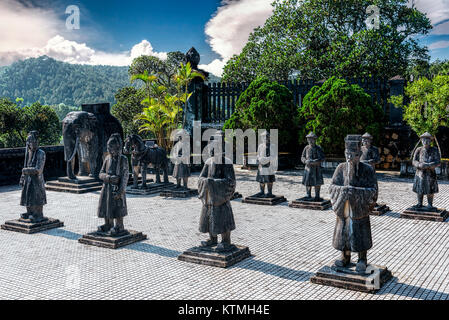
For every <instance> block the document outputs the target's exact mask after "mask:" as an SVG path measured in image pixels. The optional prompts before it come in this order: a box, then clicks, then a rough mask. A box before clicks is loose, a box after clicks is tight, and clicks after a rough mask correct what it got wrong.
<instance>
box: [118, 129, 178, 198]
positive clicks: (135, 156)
mask: <svg viewBox="0 0 449 320" xmlns="http://www.w3.org/2000/svg"><path fill="white" fill-rule="evenodd" d="M123 149H124V150H123V153H125V154H131V164H132V167H133V188H134V189H137V188H138V179H139V172H142V186H141V189H146V188H147V168H148V165H149V164H150V163H151V164H152V165H153V166H154V169H155V171H156V183H161V177H160V169H162V170H163V172H164V183H168V182H169V181H168V161H169V160H168V158H167V152H166V151H165V150H164V149H163V148H161V147H148V146H146V145H145V142H144V141H143V139H142V138H141V137H139V136H138V135H136V134H131V135H129V136H128V138H127V139H126V140H125V144H124V147H123Z"/></svg>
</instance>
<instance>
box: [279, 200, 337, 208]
mask: <svg viewBox="0 0 449 320" xmlns="http://www.w3.org/2000/svg"><path fill="white" fill-rule="evenodd" d="M288 206H289V207H291V208H299V209H311V210H327V209H329V208H330V207H332V204H331V202H330V200H324V199H320V200H315V198H308V197H304V198H301V199H297V200H294V201H292V202H290V204H289V205H288Z"/></svg>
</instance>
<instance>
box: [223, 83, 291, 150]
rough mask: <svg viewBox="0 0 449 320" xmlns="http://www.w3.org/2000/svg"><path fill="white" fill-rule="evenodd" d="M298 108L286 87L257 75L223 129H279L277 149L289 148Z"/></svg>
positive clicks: (241, 96)
mask: <svg viewBox="0 0 449 320" xmlns="http://www.w3.org/2000/svg"><path fill="white" fill-rule="evenodd" d="M296 115H297V109H296V107H295V105H294V103H293V96H292V93H291V92H290V90H288V88H287V87H285V86H283V85H280V84H279V83H277V82H275V81H274V82H272V81H270V80H268V78H267V77H259V78H257V79H256V80H254V81H253V82H251V84H250V86H249V87H248V89H246V90H245V91H244V92H243V93H242V94H241V95H240V97H239V99H238V101H237V104H236V108H235V112H234V113H233V114H232V116H231V118H230V119H228V120H227V121H226V123H225V125H224V129H242V130H246V129H254V130H258V129H266V130H270V129H278V130H279V148H280V150H284V151H286V150H291V146H292V144H293V143H294V142H295V141H296V135H297V121H296V120H297V117H296Z"/></svg>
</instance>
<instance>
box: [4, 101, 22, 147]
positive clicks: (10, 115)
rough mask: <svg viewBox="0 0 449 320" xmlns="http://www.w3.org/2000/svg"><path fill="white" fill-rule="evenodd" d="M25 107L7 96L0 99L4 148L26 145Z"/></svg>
mask: <svg viewBox="0 0 449 320" xmlns="http://www.w3.org/2000/svg"><path fill="white" fill-rule="evenodd" d="M23 114H24V112H23V109H22V108H20V107H19V106H17V105H16V104H15V103H14V102H12V101H10V100H9V99H7V98H1V99H0V144H1V147H2V148H13V147H19V146H25V142H26V136H25V135H24V133H23V128H24V126H25V121H24V116H23Z"/></svg>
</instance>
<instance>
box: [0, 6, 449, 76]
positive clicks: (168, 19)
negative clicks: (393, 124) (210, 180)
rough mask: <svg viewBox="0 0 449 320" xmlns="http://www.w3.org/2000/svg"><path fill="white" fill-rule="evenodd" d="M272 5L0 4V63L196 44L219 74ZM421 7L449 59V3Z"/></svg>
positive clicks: (82, 58)
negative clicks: (72, 22) (70, 25)
mask: <svg viewBox="0 0 449 320" xmlns="http://www.w3.org/2000/svg"><path fill="white" fill-rule="evenodd" d="M272 1H273V0H195V1H181V0H163V1H155V0H0V66H1V65H8V64H10V63H12V62H14V61H17V60H19V59H25V58H28V57H36V56H40V55H43V54H46V55H48V56H51V57H53V58H55V59H58V60H61V61H65V62H69V63H82V64H108V65H129V64H130V62H131V61H132V59H133V58H135V57H137V56H139V55H142V54H148V55H155V56H158V57H160V58H164V57H165V56H166V54H167V52H170V51H176V50H179V51H183V52H185V51H187V50H188V49H189V48H190V47H191V46H194V47H195V48H197V50H198V51H199V52H200V54H201V67H202V68H204V69H206V70H207V71H210V72H212V73H214V74H216V75H219V74H220V73H221V71H222V68H223V66H224V64H225V63H226V61H227V60H228V59H229V58H230V57H232V55H233V54H238V53H240V52H241V49H242V48H243V46H244V45H245V43H246V41H247V39H248V35H249V34H250V32H251V31H252V30H253V29H254V28H255V27H257V26H259V25H263V23H264V21H265V20H266V19H267V18H268V17H269V16H270V15H271V12H272V6H271V2H272ZM412 1H413V0H410V2H412ZM414 2H415V5H416V6H417V7H418V9H420V10H421V11H423V12H425V13H427V15H428V17H429V18H430V19H431V21H432V23H433V24H434V26H435V28H434V30H433V31H432V32H431V34H429V35H427V36H425V37H422V38H421V39H420V41H421V42H422V43H423V44H425V45H427V46H429V48H430V49H431V51H430V53H431V57H432V60H435V59H436V58H439V59H447V58H449V0H414ZM69 5H76V6H78V7H79V9H80V23H81V25H80V29H79V30H68V29H67V28H66V23H65V22H66V19H67V17H68V15H67V14H66V13H65V11H66V8H67V6H69Z"/></svg>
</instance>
